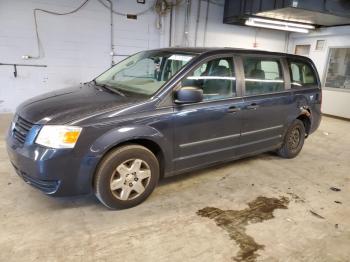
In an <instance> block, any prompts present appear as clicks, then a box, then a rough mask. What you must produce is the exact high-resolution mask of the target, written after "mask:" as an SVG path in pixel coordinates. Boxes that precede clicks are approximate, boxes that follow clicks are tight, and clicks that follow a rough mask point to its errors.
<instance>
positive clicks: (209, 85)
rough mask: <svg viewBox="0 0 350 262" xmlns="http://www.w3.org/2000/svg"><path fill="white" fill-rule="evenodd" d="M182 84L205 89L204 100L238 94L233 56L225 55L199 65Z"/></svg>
mask: <svg viewBox="0 0 350 262" xmlns="http://www.w3.org/2000/svg"><path fill="white" fill-rule="evenodd" d="M181 84H182V86H183V87H184V86H194V87H197V88H200V89H202V90H203V100H204V101H208V100H217V99H224V98H230V97H235V96H236V77H235V72H234V68H233V58H232V57H223V58H216V59H213V60H210V61H207V62H205V63H203V64H201V65H200V66H198V67H197V68H196V69H195V70H194V71H192V73H190V74H189V75H188V76H187V77H185V79H184V80H182V83H181Z"/></svg>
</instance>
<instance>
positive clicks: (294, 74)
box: [289, 61, 317, 88]
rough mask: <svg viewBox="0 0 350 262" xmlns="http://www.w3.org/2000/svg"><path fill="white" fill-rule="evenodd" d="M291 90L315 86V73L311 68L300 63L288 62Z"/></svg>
mask: <svg viewBox="0 0 350 262" xmlns="http://www.w3.org/2000/svg"><path fill="white" fill-rule="evenodd" d="M289 71H290V75H291V81H292V88H298V87H299V88H300V87H305V86H310V85H315V84H317V80H316V77H315V73H314V71H313V69H312V68H311V66H310V65H309V64H307V63H305V62H302V61H289Z"/></svg>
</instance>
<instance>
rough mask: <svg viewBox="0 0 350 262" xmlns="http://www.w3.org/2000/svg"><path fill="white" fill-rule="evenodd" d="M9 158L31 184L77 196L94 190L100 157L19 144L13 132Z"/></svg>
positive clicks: (7, 139)
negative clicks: (95, 171)
mask: <svg viewBox="0 0 350 262" xmlns="http://www.w3.org/2000/svg"><path fill="white" fill-rule="evenodd" d="M6 143H7V152H8V156H9V159H10V161H11V163H12V165H13V166H14V168H15V170H16V172H17V174H18V175H19V176H20V177H22V179H23V180H24V181H25V182H26V183H28V184H30V185H31V186H33V187H35V188H37V189H39V190H41V191H42V192H44V193H46V194H49V195H53V196H73V195H82V194H88V193H90V192H91V191H92V177H93V173H94V170H95V167H96V165H97V163H98V161H99V159H97V158H95V157H84V156H83V155H80V154H78V153H77V152H79V150H78V149H77V148H75V149H51V148H45V147H42V146H39V145H36V144H35V143H30V142H28V141H26V142H25V143H24V144H23V145H21V144H19V143H18V141H16V140H15V139H14V138H13V136H12V135H11V132H9V135H8V136H7V138H6Z"/></svg>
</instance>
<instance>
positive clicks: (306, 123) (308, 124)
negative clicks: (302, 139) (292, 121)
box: [297, 114, 311, 135]
mask: <svg viewBox="0 0 350 262" xmlns="http://www.w3.org/2000/svg"><path fill="white" fill-rule="evenodd" d="M297 119H299V120H300V121H302V122H303V124H304V127H305V132H306V135H308V134H309V132H310V128H311V120H310V117H308V116H307V115H306V114H302V115H300V116H298V118H297Z"/></svg>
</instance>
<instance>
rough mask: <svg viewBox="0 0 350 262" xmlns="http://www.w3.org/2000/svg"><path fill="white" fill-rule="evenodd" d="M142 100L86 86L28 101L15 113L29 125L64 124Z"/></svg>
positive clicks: (89, 85) (90, 85)
mask: <svg viewBox="0 0 350 262" xmlns="http://www.w3.org/2000/svg"><path fill="white" fill-rule="evenodd" d="M143 100H146V98H144V97H143V98H139V97H138V98H135V97H132V98H131V97H124V96H121V95H118V94H116V93H113V92H111V91H108V90H105V89H102V88H100V87H96V86H94V85H92V84H85V85H83V86H78V87H73V88H67V89H61V90H58V91H54V92H50V93H47V94H44V95H40V96H37V97H34V98H31V99H29V100H27V101H25V102H24V103H22V104H21V105H20V106H19V107H18V109H17V114H18V115H20V116H21V117H23V118H24V119H26V120H27V121H29V122H32V123H40V124H46V123H49V124H65V123H68V122H71V121H74V120H78V119H80V118H84V117H86V116H89V115H92V114H96V113H98V112H105V111H106V110H114V109H117V108H119V107H122V106H123V107H124V106H126V105H128V104H134V103H135V102H139V101H143Z"/></svg>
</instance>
